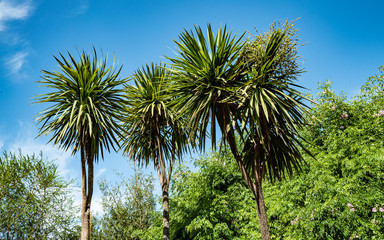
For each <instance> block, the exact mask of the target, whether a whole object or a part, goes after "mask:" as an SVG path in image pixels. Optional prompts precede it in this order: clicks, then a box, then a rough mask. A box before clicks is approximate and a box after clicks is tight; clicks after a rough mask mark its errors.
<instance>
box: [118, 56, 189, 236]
mask: <svg viewBox="0 0 384 240" xmlns="http://www.w3.org/2000/svg"><path fill="white" fill-rule="evenodd" d="M169 77H170V72H169V71H168V70H167V69H166V68H165V66H156V65H154V64H153V63H152V64H151V66H149V65H146V67H143V68H142V69H138V70H137V71H136V72H135V73H134V75H133V77H132V80H133V81H134V85H126V87H125V93H126V97H127V107H126V110H125V111H126V119H125V120H124V127H125V131H126V136H125V137H124V138H123V139H122V142H123V143H122V148H123V150H124V153H126V154H127V155H128V156H129V157H131V158H133V159H134V161H135V162H137V163H138V164H140V165H145V166H148V165H149V164H150V163H153V164H154V167H155V168H156V170H157V174H158V177H159V180H160V184H161V189H162V195H163V239H167V240H168V239H169V200H168V190H169V183H170V181H171V176H172V168H173V164H174V162H175V160H176V157H179V158H180V157H181V156H182V154H183V152H185V151H187V150H188V142H187V141H188V135H187V128H185V127H184V124H183V121H182V120H183V119H182V118H176V114H175V112H174V106H173V105H174V102H175V99H174V97H172V96H171V95H170V92H172V91H173V85H172V83H171V82H169Z"/></svg>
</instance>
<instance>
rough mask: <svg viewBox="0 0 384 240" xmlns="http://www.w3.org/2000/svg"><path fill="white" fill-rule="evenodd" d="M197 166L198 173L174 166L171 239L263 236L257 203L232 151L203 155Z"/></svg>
mask: <svg viewBox="0 0 384 240" xmlns="http://www.w3.org/2000/svg"><path fill="white" fill-rule="evenodd" d="M195 166H196V167H198V169H199V170H198V171H197V172H191V171H190V170H189V169H188V168H187V167H185V166H182V165H179V166H178V167H177V169H175V176H174V180H173V181H172V185H171V196H172V198H171V199H170V205H171V209H172V211H171V225H172V230H171V237H172V239H257V238H260V233H259V226H258V218H257V210H256V203H255V202H254V200H253V195H252V192H251V191H250V190H249V189H248V187H247V184H246V183H245V181H244V180H243V177H242V175H241V173H240V172H239V170H238V166H237V165H236V163H235V162H234V161H233V159H232V157H231V154H230V153H229V152H225V153H222V154H219V153H212V154H210V155H209V156H202V157H199V158H198V159H196V160H195Z"/></svg>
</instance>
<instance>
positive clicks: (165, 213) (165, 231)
mask: <svg viewBox="0 0 384 240" xmlns="http://www.w3.org/2000/svg"><path fill="white" fill-rule="evenodd" d="M169 237H170V235H169V200H168V186H167V187H166V189H164V190H163V240H169Z"/></svg>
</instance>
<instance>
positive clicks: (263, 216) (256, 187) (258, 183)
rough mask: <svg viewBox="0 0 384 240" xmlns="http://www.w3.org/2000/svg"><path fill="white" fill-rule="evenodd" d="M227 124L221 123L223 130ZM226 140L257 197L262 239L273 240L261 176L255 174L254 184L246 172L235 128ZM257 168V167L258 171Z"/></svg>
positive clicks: (229, 132)
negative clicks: (238, 147)
mask: <svg viewBox="0 0 384 240" xmlns="http://www.w3.org/2000/svg"><path fill="white" fill-rule="evenodd" d="M219 124H220V122H219ZM224 126H226V125H225V123H221V125H220V127H221V129H222V130H223V129H225V128H223V127H224ZM224 137H225V138H226V140H227V142H228V144H229V148H230V149H231V152H232V155H233V156H234V157H235V160H236V162H237V164H238V166H239V168H240V171H241V173H242V175H243V178H244V180H245V181H246V183H247V184H248V186H249V188H250V189H251V191H252V193H253V195H254V196H255V201H256V203H257V215H258V217H259V225H260V232H261V238H262V239H263V240H270V239H271V236H270V235H271V234H270V231H269V226H268V218H267V210H266V208H265V203H264V196H263V190H262V180H261V178H260V176H259V175H258V174H257V173H256V172H255V180H254V182H253V181H252V178H251V177H250V176H249V174H248V173H247V171H246V170H245V166H244V164H243V161H242V159H241V156H240V154H239V152H238V149H237V145H236V139H235V135H234V131H233V128H230V129H229V130H228V131H227V132H226V134H225V135H224ZM256 168H257V167H255V170H256Z"/></svg>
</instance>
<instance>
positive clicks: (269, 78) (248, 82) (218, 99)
mask: <svg viewBox="0 0 384 240" xmlns="http://www.w3.org/2000/svg"><path fill="white" fill-rule="evenodd" d="M285 26H286V28H285V29H284V30H281V29H280V28H277V27H272V28H271V31H270V32H269V33H268V34H267V35H265V36H264V37H263V36H261V37H260V36H258V37H256V38H255V40H254V41H247V42H246V43H243V42H242V41H241V39H242V37H243V36H241V37H240V38H239V39H237V40H236V37H232V36H231V34H230V33H229V32H228V31H227V30H226V27H224V28H220V29H219V31H218V32H217V34H216V35H214V34H213V32H212V29H211V26H210V25H208V30H207V38H206V37H205V36H204V34H203V32H202V31H201V28H200V27H195V31H196V36H195V35H194V33H193V32H188V31H185V32H183V33H182V34H181V35H180V37H179V41H175V42H176V44H177V46H178V55H179V56H178V57H176V58H168V59H169V60H170V61H171V62H172V67H173V68H174V69H175V70H174V71H175V78H174V81H175V85H176V86H177V88H175V92H174V94H175V95H177V96H179V98H178V108H179V109H180V111H181V112H182V113H186V114H189V115H190V122H189V126H190V128H191V130H192V134H190V137H192V138H195V136H194V135H193V132H200V133H201V136H202V137H203V139H202V140H201V141H202V145H204V138H205V136H206V135H205V132H207V129H208V127H209V125H210V135H211V136H212V138H213V141H212V144H215V135H216V124H217V125H218V126H219V128H220V130H221V134H222V139H223V141H224V142H225V143H227V144H228V145H229V147H230V149H231V151H232V154H233V155H234V158H235V159H236V161H237V163H238V165H239V168H240V170H241V172H242V175H243V177H244V179H245V181H246V182H247V184H248V185H249V187H250V189H251V190H252V192H253V194H254V196H255V200H256V202H257V206H258V207H257V209H258V215H259V221H260V230H261V234H262V237H263V239H270V233H269V227H268V221H267V215H266V209H265V204H264V198H263V194H262V180H263V178H264V177H265V173H267V172H268V173H269V175H270V176H271V179H275V178H277V179H281V177H284V176H285V173H287V174H288V175H290V174H292V169H296V170H299V168H300V163H301V162H302V160H303V158H302V157H301V155H300V153H299V150H298V147H297V146H298V145H300V143H299V141H298V134H297V129H298V128H299V127H300V125H302V120H301V119H302V111H305V105H304V104H303V103H302V101H301V98H302V97H301V94H300V92H299V91H297V90H296V89H295V87H299V86H297V85H295V84H294V83H293V80H295V79H296V77H297V76H298V75H299V74H300V73H301V70H300V69H298V64H297V63H296V61H297V56H296V55H295V53H296V51H295V50H296V49H295V47H296V41H295V40H292V37H293V36H294V35H293V33H294V32H295V31H294V30H293V28H292V27H291V25H289V24H286V25H285ZM236 135H237V137H236Z"/></svg>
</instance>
